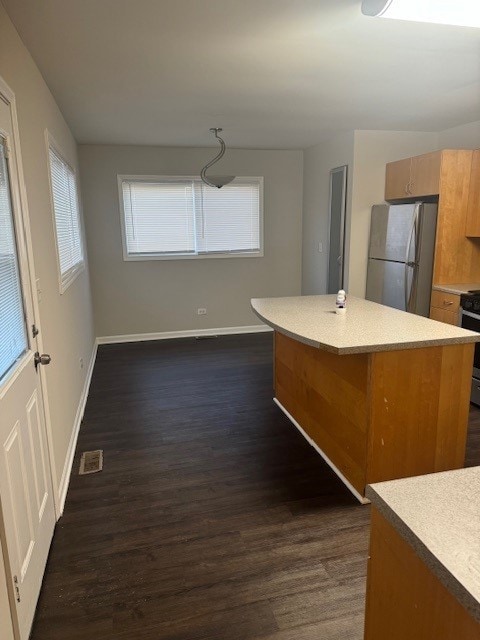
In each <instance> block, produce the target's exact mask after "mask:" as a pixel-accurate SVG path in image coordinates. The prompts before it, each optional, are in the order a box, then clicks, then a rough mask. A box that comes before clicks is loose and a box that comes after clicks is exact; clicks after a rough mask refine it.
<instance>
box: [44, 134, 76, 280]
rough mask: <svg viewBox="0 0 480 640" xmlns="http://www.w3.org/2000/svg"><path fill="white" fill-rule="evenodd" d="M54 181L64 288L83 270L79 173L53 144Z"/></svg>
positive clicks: (60, 272)
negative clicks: (77, 173)
mask: <svg viewBox="0 0 480 640" xmlns="http://www.w3.org/2000/svg"><path fill="white" fill-rule="evenodd" d="M49 160H50V181H51V188H52V201H53V212H54V217H55V230H56V239H57V253H58V268H59V276H60V291H62V292H63V291H65V289H66V288H67V287H68V285H69V284H70V283H71V282H73V280H74V279H75V278H76V276H77V275H78V273H80V271H81V270H82V269H83V266H84V261H83V243H82V232H81V222H80V210H79V204H78V193H77V181H76V176H75V172H74V171H73V169H72V168H71V167H70V165H69V164H68V163H67V162H65V160H64V159H63V158H62V157H61V155H60V154H59V153H58V152H57V151H56V150H55V149H54V148H53V147H52V146H51V145H50V146H49Z"/></svg>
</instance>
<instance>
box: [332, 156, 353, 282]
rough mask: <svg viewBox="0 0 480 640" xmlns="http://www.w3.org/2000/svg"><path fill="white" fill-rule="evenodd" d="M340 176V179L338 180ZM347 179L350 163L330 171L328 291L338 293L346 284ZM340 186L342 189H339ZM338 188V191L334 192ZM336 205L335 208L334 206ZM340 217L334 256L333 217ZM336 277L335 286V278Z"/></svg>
mask: <svg viewBox="0 0 480 640" xmlns="http://www.w3.org/2000/svg"><path fill="white" fill-rule="evenodd" d="M338 178H340V180H338ZM347 179H348V165H346V164H345V165H342V166H340V167H335V168H334V169H332V170H331V171H330V193H329V199H328V214H329V215H328V223H329V224H328V272H327V293H336V292H337V291H338V289H343V288H344V286H345V235H346V233H345V231H346V217H347ZM339 187H340V191H338V189H339ZM334 190H336V193H334ZM334 206H335V207H336V209H335V210H334V209H333V207H334ZM335 215H336V216H337V217H339V220H338V222H339V224H338V225H336V228H337V229H338V230H339V234H340V237H339V243H338V246H339V249H340V251H339V252H336V253H337V256H336V257H334V256H332V253H331V250H332V237H331V234H332V231H333V227H332V218H333V217H334V216H335ZM334 278H335V283H336V284H335V286H334V284H333V280H334Z"/></svg>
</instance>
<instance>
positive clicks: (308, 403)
mask: <svg viewBox="0 0 480 640" xmlns="http://www.w3.org/2000/svg"><path fill="white" fill-rule="evenodd" d="M473 352H474V345H473V344H454V345H448V346H434V347H425V348H418V349H408V350H402V351H381V352H374V353H360V354H346V355H336V354H333V353H329V352H327V351H324V350H321V349H317V348H315V347H311V346H309V345H306V344H303V343H301V342H298V341H297V340H293V339H292V338H289V337H287V336H285V335H283V334H281V333H279V332H278V331H276V332H275V395H276V399H277V401H278V402H279V403H280V405H281V407H282V408H283V409H285V410H286V412H288V414H290V416H291V417H292V418H293V419H294V420H295V421H296V423H298V425H299V426H300V427H301V428H302V430H303V431H304V432H305V433H306V434H307V436H308V437H309V438H310V439H311V440H312V441H313V443H314V445H315V446H316V447H317V448H318V449H320V450H321V452H322V455H324V457H326V458H328V460H329V461H330V463H331V465H332V466H333V467H334V468H335V470H336V471H337V472H338V473H339V475H340V477H342V479H343V480H344V481H347V484H350V485H351V486H352V487H353V488H354V489H355V490H356V492H358V495H357V497H359V498H360V499H361V498H362V497H364V496H365V487H366V485H367V484H370V483H373V482H379V481H383V480H392V479H395V478H403V477H408V476H415V475H421V474H425V473H432V472H435V471H446V470H450V469H458V468H461V467H463V465H464V456H465V444H466V433H467V421H468V410H469V395H470V380H471V372H472V364H473Z"/></svg>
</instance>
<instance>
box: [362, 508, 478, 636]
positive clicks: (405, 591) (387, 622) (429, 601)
mask: <svg viewBox="0 0 480 640" xmlns="http://www.w3.org/2000/svg"><path fill="white" fill-rule="evenodd" d="M387 638H388V640H407V639H408V640H433V639H434V640H453V638H459V639H460V638H461V640H478V638H480V623H479V622H478V621H477V620H475V618H473V617H472V616H471V614H470V613H469V612H468V611H467V609H465V608H464V607H463V606H462V604H461V603H460V602H459V601H458V600H457V599H456V598H455V597H454V596H453V595H452V594H451V593H450V592H449V591H448V590H447V589H446V587H445V586H444V585H443V584H442V583H441V582H440V580H439V579H438V578H437V577H436V576H435V575H434V574H433V573H432V572H431V571H430V569H429V568H428V567H427V565H426V564H425V563H424V562H423V561H422V560H421V559H420V558H419V556H418V555H417V554H416V553H415V551H414V549H413V548H412V547H411V546H410V544H409V543H408V542H406V540H404V539H403V537H402V536H401V535H400V534H399V533H398V532H397V531H396V530H395V529H394V527H393V526H392V525H391V524H390V523H389V522H387V520H386V519H385V518H384V517H383V516H382V515H381V514H380V513H379V512H378V511H377V509H376V508H375V507H372V530H371V538H370V559H369V563H368V581H367V608H366V619H365V640H386V639H387Z"/></svg>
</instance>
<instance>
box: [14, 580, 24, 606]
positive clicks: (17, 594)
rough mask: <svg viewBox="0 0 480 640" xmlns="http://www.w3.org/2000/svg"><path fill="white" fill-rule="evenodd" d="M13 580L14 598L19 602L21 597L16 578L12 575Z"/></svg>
mask: <svg viewBox="0 0 480 640" xmlns="http://www.w3.org/2000/svg"><path fill="white" fill-rule="evenodd" d="M13 582H14V585H15V598H16V600H17V602H21V600H22V599H21V598H20V588H19V586H18V578H17V576H13Z"/></svg>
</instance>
